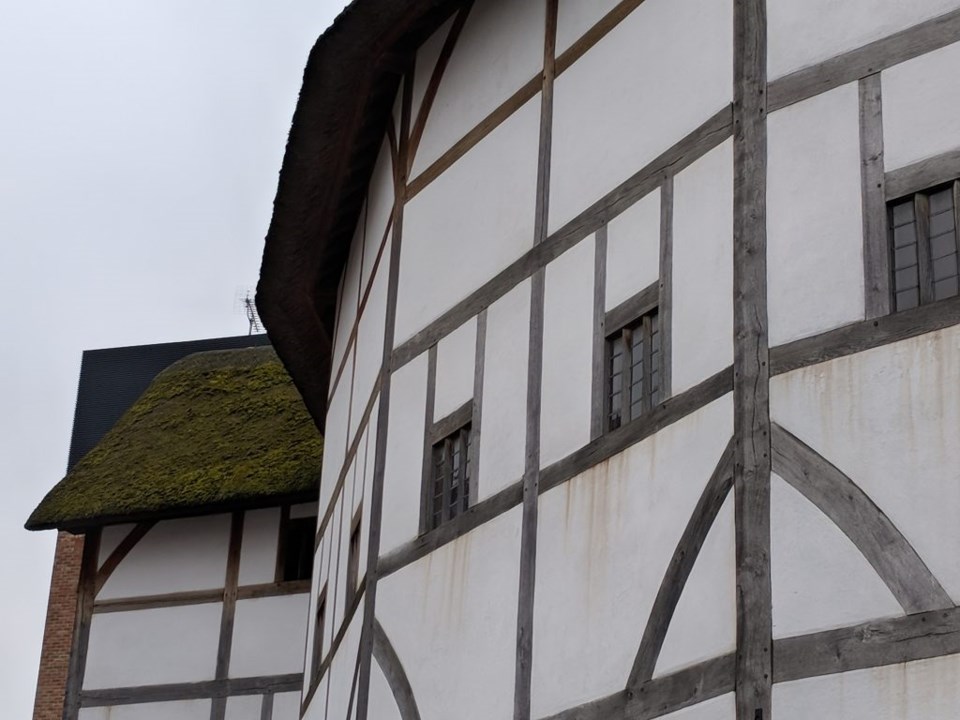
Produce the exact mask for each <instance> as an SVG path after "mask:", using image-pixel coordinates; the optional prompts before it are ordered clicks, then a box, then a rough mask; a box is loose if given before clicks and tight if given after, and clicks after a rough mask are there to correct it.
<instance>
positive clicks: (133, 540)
mask: <svg viewBox="0 0 960 720" xmlns="http://www.w3.org/2000/svg"><path fill="white" fill-rule="evenodd" d="M154 525H156V522H153V521H150V522H141V523H137V524H136V525H134V527H133V529H132V530H131V531H130V532H129V533H127V535H126V536H125V537H124V538H123V540H121V541H120V544H119V545H117V547H116V548H114V550H113V552H112V553H110V555H109V557H107V559H106V560H105V561H104V563H103V565H101V566H100V569H99V570H97V579H96V581H95V582H94V589H93V596H94V597H96V596H97V595H99V594H100V591H101V590H102V589H103V586H104V584H106V582H107V580H109V579H110V576H111V575H112V574H113V571H114V570H116V569H117V567H118V566H119V565H120V563H121V562H122V561H123V559H124V558H125V557H126V556H127V555H129V554H130V551H131V550H133V548H134V546H136V544H137V543H138V542H140V541H141V540H142V539H143V536H144V535H146V534H147V533H148V532H149V531H150V528H152V527H153V526H154Z"/></svg>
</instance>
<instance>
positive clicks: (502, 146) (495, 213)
mask: <svg viewBox="0 0 960 720" xmlns="http://www.w3.org/2000/svg"><path fill="white" fill-rule="evenodd" d="M478 5H482V3H478ZM525 5H526V3H525ZM483 71H484V72H485V73H488V72H491V70H490V68H483ZM539 136H540V96H539V95H537V96H536V97H535V98H533V99H532V100H530V101H529V102H528V103H527V104H526V105H524V106H523V107H522V108H520V109H519V110H518V111H517V112H516V113H514V114H513V115H512V116H510V118H509V119H507V120H506V121H504V122H503V124H501V125H500V126H499V127H498V128H497V129H496V130H494V131H493V132H492V133H490V134H489V135H487V137H485V138H484V139H483V140H482V141H480V143H478V144H477V146H476V147H474V148H473V149H472V150H471V151H470V152H468V153H467V154H466V155H465V156H464V157H462V158H461V159H460V160H459V161H457V162H456V163H454V165H453V166H452V167H451V168H450V169H449V170H447V171H446V172H445V173H443V175H441V176H440V177H439V178H438V179H437V180H435V181H434V182H433V183H431V184H430V185H429V186H428V187H427V188H425V189H424V190H423V191H421V192H420V193H419V194H418V195H416V196H415V197H414V198H413V199H412V200H411V201H410V202H408V203H407V205H406V209H405V211H404V219H403V222H404V226H403V251H402V253H401V257H400V280H399V296H398V299H397V331H396V332H397V337H396V339H397V342H398V343H400V342H403V341H404V340H406V339H407V338H409V337H410V336H411V335H412V334H413V333H414V332H416V331H417V330H419V329H420V328H422V327H423V326H424V325H426V324H427V323H429V322H430V321H431V320H434V319H435V318H437V317H438V316H439V315H440V314H441V313H442V312H443V311H444V310H446V309H448V308H449V307H451V306H452V305H453V304H454V303H456V302H457V301H459V300H462V299H463V298H464V297H466V296H467V295H468V294H469V293H470V292H472V291H473V290H474V289H476V288H477V287H479V286H480V285H481V284H483V283H484V282H486V281H487V280H489V279H490V278H491V277H492V276H493V275H495V274H496V273H497V272H499V271H500V270H503V269H504V268H505V267H507V265H509V264H510V263H511V262H512V261H513V260H516V259H517V258H518V257H520V256H521V255H522V254H523V253H524V252H525V251H526V250H528V249H529V248H530V246H531V245H532V244H533V220H534V215H535V213H534V207H535V200H536V198H535V195H536V186H537V145H538V138H539Z"/></svg>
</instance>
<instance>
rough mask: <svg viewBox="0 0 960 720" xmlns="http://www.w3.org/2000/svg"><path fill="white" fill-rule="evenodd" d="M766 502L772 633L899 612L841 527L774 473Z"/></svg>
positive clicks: (822, 627)
mask: <svg viewBox="0 0 960 720" xmlns="http://www.w3.org/2000/svg"><path fill="white" fill-rule="evenodd" d="M770 505H771V508H770V511H771V520H770V524H771V530H770V535H771V537H770V567H771V569H770V574H771V577H772V585H773V636H774V637H775V638H780V637H788V636H790V635H803V634H805V633H811V632H819V631H821V630H829V629H831V628H838V627H846V626H848V625H856V624H858V623H861V622H866V621H868V620H875V619H878V618H884V617H895V616H897V615H902V614H903V611H902V610H901V608H900V605H899V603H897V601H896V599H895V598H894V597H893V595H892V594H891V593H890V591H889V590H888V589H887V586H886V585H884V584H883V581H882V580H881V579H880V576H879V575H877V573H876V572H875V571H874V569H873V568H872V567H871V566H870V563H868V562H867V560H866V558H864V557H863V555H862V554H861V553H860V551H859V550H858V549H857V547H856V546H855V545H854V544H853V543H852V542H850V539H849V538H848V537H847V536H846V535H844V534H843V531H841V530H840V528H838V527H837V526H836V525H834V524H833V522H832V521H831V520H830V519H829V518H828V517H827V516H826V515H824V514H823V513H822V512H821V511H820V510H819V508H817V507H816V506H815V505H813V504H812V503H811V502H809V501H808V500H807V499H806V498H805V497H803V495H801V494H800V492H799V491H797V490H795V489H794V488H793V487H792V486H791V485H789V484H788V483H787V482H786V481H785V480H783V479H782V478H780V477H779V476H777V475H774V476H773V481H772V483H771V500H770Z"/></svg>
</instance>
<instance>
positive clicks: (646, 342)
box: [638, 315, 653, 412]
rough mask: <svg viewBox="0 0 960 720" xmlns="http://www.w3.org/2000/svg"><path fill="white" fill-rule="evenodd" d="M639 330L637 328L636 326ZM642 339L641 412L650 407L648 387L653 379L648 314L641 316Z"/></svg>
mask: <svg viewBox="0 0 960 720" xmlns="http://www.w3.org/2000/svg"><path fill="white" fill-rule="evenodd" d="M638 330H639V328H638ZM642 338H643V341H642V343H641V345H640V353H641V354H642V355H643V378H642V386H641V388H640V395H641V402H640V407H642V408H643V412H647V411H648V410H650V408H651V407H652V404H653V403H652V396H653V393H652V389H651V387H650V383H651V380H652V379H653V328H652V323H651V318H650V315H644V316H643V335H642Z"/></svg>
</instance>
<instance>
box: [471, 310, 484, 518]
mask: <svg viewBox="0 0 960 720" xmlns="http://www.w3.org/2000/svg"><path fill="white" fill-rule="evenodd" d="M486 358H487V311H486V310H482V311H481V312H480V314H479V315H477V343H476V345H475V346H474V351H473V407H472V409H473V415H472V417H471V418H470V472H471V474H472V477H471V478H470V487H469V491H470V497H469V502H468V504H469V505H470V506H473V505H476V504H477V501H478V499H479V496H480V493H479V486H480V439H481V429H482V428H481V423H482V422H483V374H484V368H485V366H486Z"/></svg>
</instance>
